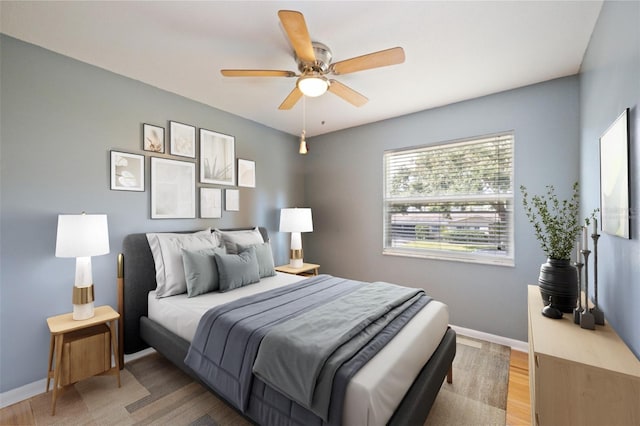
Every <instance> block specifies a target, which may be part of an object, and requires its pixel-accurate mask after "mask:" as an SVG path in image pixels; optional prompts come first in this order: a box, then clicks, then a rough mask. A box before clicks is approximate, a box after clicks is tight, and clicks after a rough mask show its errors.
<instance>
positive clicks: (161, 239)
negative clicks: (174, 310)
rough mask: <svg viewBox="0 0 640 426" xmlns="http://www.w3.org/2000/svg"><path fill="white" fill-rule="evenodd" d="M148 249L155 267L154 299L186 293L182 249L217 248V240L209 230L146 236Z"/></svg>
mask: <svg viewBox="0 0 640 426" xmlns="http://www.w3.org/2000/svg"><path fill="white" fill-rule="evenodd" d="M147 240H148V241H149V247H150V248H151V253H152V255H153V261H154V263H155V266H156V283H157V287H156V297H157V298H161V297H167V296H173V295H175V294H182V293H186V292H187V283H186V281H185V278H184V266H183V264H182V252H181V250H182V249H186V250H202V249H207V248H214V247H218V246H219V242H218V238H217V237H216V236H215V235H213V234H211V230H210V229H205V230H204V231H199V232H195V233H193V234H173V233H156V234H147Z"/></svg>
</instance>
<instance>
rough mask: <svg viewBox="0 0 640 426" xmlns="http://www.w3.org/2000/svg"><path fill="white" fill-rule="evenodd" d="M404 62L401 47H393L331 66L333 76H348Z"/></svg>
mask: <svg viewBox="0 0 640 426" xmlns="http://www.w3.org/2000/svg"><path fill="white" fill-rule="evenodd" d="M403 62H404V50H403V49H402V47H393V48H391V49H387V50H381V51H379V52H374V53H369V54H367V55H362V56H357V57H355V58H351V59H345V60H344V61H340V62H336V63H335V64H333V65H331V70H332V71H333V73H334V74H337V75H340V74H349V73H352V72H356V71H363V70H369V69H371V68H379V67H386V66H388V65H396V64H401V63H403Z"/></svg>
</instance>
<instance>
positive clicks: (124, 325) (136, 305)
mask: <svg viewBox="0 0 640 426" xmlns="http://www.w3.org/2000/svg"><path fill="white" fill-rule="evenodd" d="M245 229H253V227H249V228H233V229H225V230H226V231H236V230H245ZM258 229H259V230H260V233H261V234H262V238H263V239H264V241H265V242H266V241H269V235H268V233H267V230H266V228H262V227H259V228H258ZM187 232H189V231H184V232H180V233H187ZM191 232H195V231H191ZM119 257H120V256H119ZM121 259H122V260H121V262H122V264H121V265H120V264H119V265H118V271H119V272H118V278H119V285H118V292H119V295H118V305H119V306H118V310H119V311H120V315H121V317H120V338H119V340H120V345H119V346H120V352H121V353H126V354H131V353H134V352H138V351H140V350H142V349H145V348H147V347H149V345H148V344H147V343H145V342H144V341H143V340H142V339H141V338H140V317H142V316H146V315H147V313H148V308H147V296H148V294H149V292H150V291H152V290H154V289H155V288H156V269H155V263H154V262H153V256H152V254H151V249H150V248H149V242H148V241H147V236H146V234H129V235H127V236H126V237H125V238H124V240H123V241H122V257H121ZM120 278H122V279H120Z"/></svg>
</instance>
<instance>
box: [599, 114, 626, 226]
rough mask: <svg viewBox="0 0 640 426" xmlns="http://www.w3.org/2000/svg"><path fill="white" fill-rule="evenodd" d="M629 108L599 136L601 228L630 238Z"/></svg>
mask: <svg viewBox="0 0 640 426" xmlns="http://www.w3.org/2000/svg"><path fill="white" fill-rule="evenodd" d="M628 115H629V108H626V109H625V110H624V111H623V112H622V114H620V116H618V118H616V120H615V121H614V122H613V124H612V125H611V126H610V127H609V128H608V129H607V130H606V131H605V132H604V134H603V135H602V136H601V137H600V216H601V219H602V220H601V223H602V232H606V233H607V234H611V235H617V236H619V237H623V238H629V119H628Z"/></svg>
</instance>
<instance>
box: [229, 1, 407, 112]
mask: <svg viewBox="0 0 640 426" xmlns="http://www.w3.org/2000/svg"><path fill="white" fill-rule="evenodd" d="M278 17H279V18H280V22H282V26H283V28H284V30H285V32H286V33H287V36H288V37H289V41H290V42H291V45H292V46H293V50H294V51H295V59H296V62H297V63H298V70H299V71H300V74H296V73H295V72H293V71H282V70H259V69H245V70H241V69H224V70H221V71H220V72H221V73H222V75H223V76H225V77H298V80H297V82H296V87H294V89H293V90H292V91H291V93H289V95H288V96H287V97H286V98H285V100H284V102H282V104H281V105H280V107H279V109H291V108H293V106H294V105H295V104H296V102H298V100H300V98H301V97H302V95H305V96H310V97H316V96H320V95H322V94H324V93H325V92H326V91H327V90H328V91H329V92H331V93H333V94H335V95H337V96H339V97H341V98H342V99H344V100H345V101H347V102H349V103H351V104H352V105H355V106H357V107H360V106H362V105H364V104H366V103H367V102H368V101H369V100H368V99H367V98H366V96H363V95H361V94H360V93H358V92H356V91H355V90H353V89H351V88H350V87H348V86H346V85H344V84H342V83H340V82H339V81H337V80H335V79H330V78H327V75H330V74H332V75H341V74H349V73H352V72H356V71H363V70H368V69H372V68H379V67H385V66H388V65H396V64H401V63H402V62H404V50H403V49H402V47H393V48H391V49H386V50H381V51H379V52H373V53H368V54H366V55H362V56H357V57H355V58H351V59H346V60H344V61H340V62H335V63H331V59H332V57H333V55H332V53H331V49H329V47H327V46H326V45H324V44H322V43H319V42H316V41H311V38H310V37H309V31H308V30H307V24H306V22H305V20H304V16H303V15H302V13H300V12H297V11H293V10H280V11H278Z"/></svg>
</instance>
